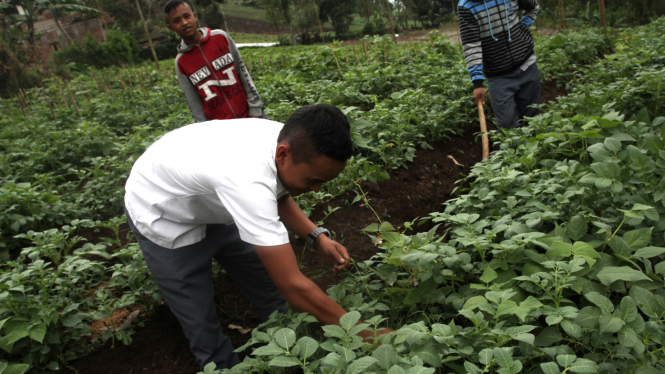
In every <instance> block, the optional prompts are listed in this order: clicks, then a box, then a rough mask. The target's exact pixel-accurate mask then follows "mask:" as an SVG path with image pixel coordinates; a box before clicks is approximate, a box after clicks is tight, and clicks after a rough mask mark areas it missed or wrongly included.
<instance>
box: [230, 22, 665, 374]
mask: <svg viewBox="0 0 665 374" xmlns="http://www.w3.org/2000/svg"><path fill="white" fill-rule="evenodd" d="M663 31H665V20H663V19H661V20H659V21H656V22H654V23H653V24H652V25H650V26H648V27H645V28H641V29H639V30H635V31H634V32H628V33H625V34H623V35H622V36H621V37H620V38H619V40H618V41H617V42H616V44H613V46H612V48H613V50H615V51H616V53H606V55H605V56H604V59H600V60H596V59H595V58H594V57H591V58H589V55H588V54H587V55H586V58H587V59H589V60H588V61H587V62H589V63H590V64H589V65H588V66H587V67H584V68H581V69H580V71H578V72H577V73H575V74H574V76H573V77H572V80H570V76H569V77H567V78H566V79H568V80H569V84H568V90H569V92H570V94H569V95H568V96H567V97H565V98H562V99H561V100H560V101H559V102H558V103H556V104H553V105H551V106H550V107H549V108H548V109H547V110H546V111H545V112H544V113H543V114H542V115H540V116H538V117H536V118H534V119H533V120H532V121H531V124H530V126H529V127H526V128H523V129H521V130H518V131H512V132H509V133H506V134H495V135H494V138H493V140H494V144H495V145H496V147H497V150H496V151H495V152H493V153H492V155H491V157H490V158H489V160H488V161H486V162H483V163H479V164H477V165H476V166H475V167H474V168H473V170H472V172H471V174H470V175H469V176H468V178H467V179H468V181H469V182H470V187H469V188H466V189H464V191H460V195H459V197H458V198H456V199H454V200H452V201H450V202H449V203H448V204H447V206H446V207H445V210H443V211H441V212H438V213H432V214H431V215H430V217H429V218H430V219H432V220H433V221H434V222H438V223H440V224H441V226H439V230H436V229H433V230H431V231H430V232H427V233H420V234H416V235H409V234H408V233H405V232H400V231H397V230H395V228H394V227H392V226H391V225H390V224H388V223H380V224H375V225H371V226H370V227H367V228H365V231H366V232H368V234H369V235H370V236H371V237H372V240H374V241H378V240H379V239H381V240H382V244H381V248H382V249H383V250H384V251H383V252H381V253H379V254H378V255H376V256H375V257H374V258H372V259H371V260H369V261H365V262H363V263H357V264H356V270H357V271H356V272H355V273H353V274H350V275H348V276H347V277H346V278H345V279H344V280H343V281H342V282H340V283H339V284H338V285H336V286H334V287H332V288H331V289H329V290H328V293H329V295H330V296H331V297H332V298H333V299H335V300H336V301H338V302H339V303H340V304H341V305H342V306H343V307H344V308H346V309H347V310H349V311H351V312H350V313H348V314H347V315H346V316H345V317H344V318H343V319H342V321H341V326H324V327H323V328H318V327H316V325H315V324H312V321H311V320H308V319H307V318H305V316H304V315H301V314H300V315H299V314H295V313H294V314H292V315H289V316H287V317H281V316H277V317H276V318H274V320H272V321H270V322H268V323H267V324H265V325H263V326H262V328H261V329H257V330H255V331H254V332H253V338H252V340H251V341H250V342H249V343H248V344H247V346H245V347H242V348H241V349H247V350H248V351H250V352H251V356H250V357H248V358H247V359H245V362H244V363H243V364H241V365H240V366H238V367H236V368H234V369H233V370H231V372H245V371H249V372H266V373H273V372H281V367H292V366H299V367H301V368H302V369H303V371H304V372H306V373H307V372H317V373H361V372H373V373H390V374H400V373H401V374H403V373H435V372H441V373H453V372H454V373H473V374H477V373H502V374H503V373H547V374H550V373H551V374H555V373H566V372H569V373H637V374H647V373H648V374H651V373H654V374H656V373H663V372H665V352H664V350H665V288H664V284H665V282H664V281H663V276H664V275H665V262H664V261H663V259H664V258H665V218H663V215H664V214H665V179H664V175H665V142H664V141H663V132H665V125H664V123H665V117H663V116H662V115H664V114H665V111H664V110H663V106H662V104H663V96H662V92H663V90H662V88H663V86H664V85H665V59H664V58H663V56H665V40H663V39H662V37H660V36H659V35H662V33H663ZM597 36H598V35H592V34H584V36H581V37H580V39H578V40H581V39H583V38H585V37H597ZM558 41H559V42H561V41H564V40H563V39H558ZM551 42H552V41H550V42H549V43H551ZM546 43H547V44H549V43H548V42H546ZM562 46H563V45H562ZM578 46H580V45H578ZM541 48H542V45H541ZM587 52H588V51H587ZM600 52H601V51H599V53H600ZM564 53H565V50H564V49H562V50H559V51H556V52H555V56H557V55H559V56H562V55H563V54H564ZM550 56H551V55H549V56H548V55H544V53H542V52H541V54H540V56H539V57H541V61H543V60H545V61H544V62H545V64H548V63H551V62H552V60H549V58H550ZM556 61H557V60H556V59H555V60H554V62H555V64H554V66H556ZM560 61H563V58H562V59H561V60H560ZM545 64H543V65H545ZM549 67H551V65H550V66H548V68H549ZM544 70H546V71H545V73H546V74H547V73H548V72H547V69H544ZM444 228H445V229H444ZM359 320H363V321H365V323H364V324H361V325H356V323H357V322H358V321H359ZM385 325H388V326H391V327H394V328H395V329H397V331H396V332H395V333H393V334H391V335H388V336H385V337H382V338H381V343H382V344H380V345H379V344H376V343H375V344H364V343H362V341H361V340H360V339H359V338H358V337H356V336H355V335H354V334H355V332H356V331H357V329H359V328H361V327H360V326H363V328H369V329H378V328H379V326H385ZM260 343H262V344H264V345H263V346H261V345H259V344H260ZM250 347H251V348H250ZM252 349H253V350H252Z"/></svg>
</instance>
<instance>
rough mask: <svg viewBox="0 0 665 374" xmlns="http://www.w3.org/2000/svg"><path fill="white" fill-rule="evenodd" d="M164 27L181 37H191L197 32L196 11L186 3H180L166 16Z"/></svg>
mask: <svg viewBox="0 0 665 374" xmlns="http://www.w3.org/2000/svg"><path fill="white" fill-rule="evenodd" d="M166 20H167V23H166V27H168V28H169V30H171V31H173V32H174V33H176V34H178V35H180V37H181V38H183V39H192V38H194V37H195V36H196V33H198V30H197V29H196V20H197V17H196V13H194V12H192V8H190V7H189V5H187V4H180V5H178V6H177V7H176V8H175V9H173V10H172V11H171V13H169V14H168V16H167V17H166Z"/></svg>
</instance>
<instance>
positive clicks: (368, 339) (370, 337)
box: [358, 327, 395, 344]
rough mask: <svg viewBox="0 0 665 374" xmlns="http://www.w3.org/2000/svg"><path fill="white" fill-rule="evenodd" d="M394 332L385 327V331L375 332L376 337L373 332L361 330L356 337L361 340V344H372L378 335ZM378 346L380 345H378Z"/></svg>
mask: <svg viewBox="0 0 665 374" xmlns="http://www.w3.org/2000/svg"><path fill="white" fill-rule="evenodd" d="M393 331H395V330H393V329H391V328H390V327H386V328H385V329H381V330H379V331H377V332H376V335H374V332H372V331H370V330H363V331H361V332H359V333H358V336H360V337H361V338H363V342H365V343H372V342H374V340H375V339H376V338H377V337H378V336H379V335H385V334H389V333H391V332H393ZM379 344H380V343H379Z"/></svg>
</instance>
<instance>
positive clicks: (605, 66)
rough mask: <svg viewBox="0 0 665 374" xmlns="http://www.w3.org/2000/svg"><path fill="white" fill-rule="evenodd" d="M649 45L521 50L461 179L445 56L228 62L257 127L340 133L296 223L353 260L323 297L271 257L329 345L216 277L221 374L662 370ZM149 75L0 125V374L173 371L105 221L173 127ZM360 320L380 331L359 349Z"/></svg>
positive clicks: (660, 202) (311, 265) (304, 261)
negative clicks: (330, 171) (508, 112)
mask: <svg viewBox="0 0 665 374" xmlns="http://www.w3.org/2000/svg"><path fill="white" fill-rule="evenodd" d="M663 32H665V19H658V20H655V21H654V22H653V23H652V24H651V25H648V26H644V27H640V28H636V29H628V30H610V31H608V32H607V33H606V32H603V31H601V30H597V29H588V30H584V31H580V32H574V33H573V32H571V33H565V34H559V35H555V36H552V37H549V38H542V39H539V40H538V41H537V43H536V53H537V55H538V59H539V60H538V64H539V66H540V70H541V76H542V80H543V91H544V92H543V94H544V99H545V101H547V104H546V105H545V107H544V108H543V114H541V115H540V116H538V117H536V118H534V119H533V120H531V122H530V124H529V126H528V127H525V128H522V129H520V130H516V131H510V132H506V133H501V132H493V133H492V135H491V141H492V143H493V145H492V150H493V152H492V154H491V155H490V158H489V159H488V160H486V161H484V162H482V163H481V162H480V158H481V156H480V153H481V152H480V151H481V148H480V142H479V141H478V139H477V136H476V135H477V134H476V133H477V131H478V130H477V128H478V126H477V111H476V108H475V106H474V105H473V102H472V100H471V91H472V85H471V83H470V82H469V78H468V73H467V71H466V68H465V65H464V64H463V59H462V56H461V52H460V50H459V46H456V45H454V44H451V43H450V42H449V41H448V40H447V39H446V38H445V37H442V36H440V35H439V34H437V33H433V34H431V35H430V37H429V39H428V41H427V42H422V43H405V44H400V45H398V46H394V45H392V44H390V43H387V41H386V40H385V39H381V38H373V39H370V38H368V39H367V40H366V41H365V43H363V44H358V45H355V46H352V47H351V46H350V47H341V46H339V45H334V46H333V48H331V47H330V46H313V47H294V48H270V49H254V50H243V51H242V53H243V57H244V59H245V62H246V63H247V64H248V66H249V69H250V71H251V73H252V77H253V78H254V81H255V83H256V84H257V88H258V89H259V92H260V93H261V96H262V99H263V100H264V102H265V103H267V105H268V107H267V110H266V113H267V115H268V116H269V117H270V118H271V119H275V120H278V121H284V120H285V119H286V118H287V117H288V116H289V115H290V113H292V112H293V110H295V109H296V108H298V107H300V106H302V105H306V104H311V103H317V102H327V103H330V104H333V105H336V106H338V107H340V108H342V109H343V110H344V111H345V113H347V116H348V117H349V119H350V120H351V122H352V130H353V136H354V143H355V146H356V154H357V156H355V157H354V158H353V159H352V160H351V161H350V162H349V166H348V167H347V169H346V170H345V171H344V173H343V174H342V175H340V177H339V178H338V179H336V180H335V181H333V182H331V183H329V184H328V185H326V186H325V188H324V189H323V190H322V191H321V192H319V193H310V194H308V195H306V196H303V197H301V198H299V199H298V203H299V204H300V205H301V207H303V209H304V210H305V211H306V212H308V213H309V214H311V217H312V218H313V220H314V221H315V222H316V221H323V222H324V225H325V226H326V227H328V228H329V229H331V230H332V231H334V233H335V235H336V237H337V239H338V240H340V241H343V244H344V245H345V246H347V248H349V250H350V252H352V253H353V254H354V255H355V256H356V257H353V259H354V260H355V265H354V269H353V270H352V271H350V272H348V273H346V274H343V275H340V276H338V277H337V278H333V277H332V276H331V275H330V274H329V272H328V271H327V267H326V266H325V265H323V264H322V263H321V262H319V260H318V258H316V257H315V254H314V253H313V252H311V251H310V250H309V249H306V248H305V246H304V242H303V241H302V240H301V239H296V238H293V240H292V243H293V246H294V250H295V251H296V253H297V255H298V259H299V263H300V265H301V269H302V271H303V273H305V274H307V275H308V276H309V277H310V278H313V279H314V280H315V281H316V282H317V284H319V285H320V286H322V287H324V288H325V289H327V292H328V293H329V295H331V297H333V298H334V299H335V300H336V301H338V302H339V303H340V304H341V305H342V306H343V307H344V308H345V309H346V310H349V311H350V313H349V314H347V315H346V316H345V317H344V318H343V320H342V321H341V326H323V327H322V326H319V325H318V324H317V323H315V321H313V320H312V319H311V317H309V318H308V317H306V316H305V315H302V314H298V313H296V312H290V313H289V314H288V315H286V316H275V317H274V318H272V319H271V320H270V321H268V322H267V323H266V324H263V325H261V326H259V327H257V325H258V320H257V318H256V315H255V314H254V313H253V311H252V310H251V307H250V306H249V305H248V304H247V303H246V302H245V301H244V300H243V299H242V297H241V296H240V294H239V292H238V291H237V290H236V289H235V287H234V286H233V285H232V284H231V283H230V281H228V279H226V276H225V275H224V274H219V275H218V278H217V280H216V296H217V303H218V313H219V317H220V321H221V322H222V325H223V327H224V329H225V333H227V334H228V335H229V336H231V337H232V339H233V342H234V345H235V346H236V347H239V348H240V350H241V355H242V356H243V357H244V360H245V361H244V362H243V363H242V364H241V365H238V366H237V367H236V368H234V369H233V370H232V372H265V373H277V372H283V371H284V370H287V371H286V372H300V371H302V372H316V373H361V372H374V373H391V374H396V373H435V372H437V373H448V372H455V373H474V374H475V373H490V372H492V373H494V372H496V373H564V372H571V373H637V374H650V373H662V372H665V353H664V349H665V324H664V322H665V288H664V287H663V284H665V282H664V281H663V276H664V275H665V265H664V264H665V262H663V259H664V258H665V235H664V234H665V218H663V217H664V215H665V202H664V201H665V199H664V197H665V181H663V178H664V172H665V143H664V141H663V126H664V122H665V113H664V112H665V111H664V110H663V86H664V85H665V58H664V57H663V56H665V41H663V39H662V35H663ZM171 64H172V62H171ZM164 65H168V64H163V65H162V72H158V71H156V70H155V68H154V66H152V65H147V64H146V65H141V66H136V67H131V68H126V69H107V70H97V71H93V70H89V71H87V72H86V73H84V74H81V75H78V76H76V77H75V78H74V79H72V80H71V81H68V82H65V81H63V80H61V79H55V80H53V81H52V82H49V84H48V85H47V86H46V87H44V88H42V89H34V90H28V91H27V92H25V93H22V94H21V96H20V97H19V98H17V99H13V100H5V101H4V102H3V103H2V108H0V110H2V119H0V150H1V151H2V152H1V153H0V169H1V170H2V181H1V183H2V185H1V186H0V205H2V212H3V213H2V215H0V231H1V232H2V237H1V241H0V249H2V252H3V256H4V258H3V263H2V265H0V373H3V374H4V373H23V372H28V373H49V372H58V371H63V372H72V373H74V372H78V373H127V372H134V371H135V372H142V373H192V372H196V369H197V368H196V366H195V364H194V360H193V358H192V356H191V354H190V353H189V349H188V346H187V342H186V340H184V336H182V333H181V331H180V328H179V326H178V325H177V323H176V322H175V319H174V318H173V316H172V315H170V312H169V311H168V308H167V307H166V306H165V305H163V303H162V302H161V298H160V295H159V292H158V290H157V288H156V286H155V284H154V283H153V281H152V279H151V278H150V275H149V272H148V271H147V269H146V267H145V264H144V262H143V259H142V257H141V254H140V250H139V249H138V246H137V245H136V244H135V243H134V240H133V238H132V237H127V233H128V230H127V226H126V223H125V219H124V216H123V214H122V208H123V207H122V197H123V188H124V181H125V178H126V177H127V175H128V173H129V170H130V168H131V165H132V163H133V162H134V160H136V158H137V157H138V156H139V155H140V154H141V153H142V152H143V151H144V150H145V149H146V147H148V146H149V145H150V144H151V143H152V142H153V141H154V140H156V139H157V138H158V137H159V136H161V135H163V134H164V133H166V132H167V131H170V130H172V129H175V128H178V127H181V126H184V125H186V124H188V123H189V121H190V116H189V112H188V110H187V107H186V103H185V101H184V99H183V97H182V94H181V92H180V90H179V88H178V86H177V83H176V81H175V77H173V76H171V75H170V74H164V73H163V71H167V72H170V71H172V65H171V66H164ZM560 95H564V96H560ZM557 96H560V97H558V98H557ZM555 98H556V99H555ZM487 111H488V115H490V116H491V110H490V109H489V108H487ZM449 156H450V157H449ZM444 202H446V205H442V203H444ZM360 318H362V320H364V321H366V322H367V323H369V324H370V325H369V326H364V327H368V328H374V327H379V326H380V327H384V326H390V327H393V328H395V329H396V330H397V331H396V332H395V333H393V334H390V335H387V336H384V337H382V342H381V343H382V344H381V345H378V344H377V343H375V344H363V343H361V342H359V341H358V338H357V337H355V333H354V326H355V324H356V322H357V321H358V320H359V319H360ZM231 325H234V326H236V327H230V326H231ZM237 327H240V328H253V330H252V331H251V332H249V333H245V334H243V333H242V332H241V331H239V330H238V329H237ZM125 344H127V345H125ZM93 350H94V351H93ZM285 368H286V369H285ZM207 372H210V373H213V372H214V368H208V370H207Z"/></svg>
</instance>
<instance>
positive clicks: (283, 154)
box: [275, 142, 291, 165]
mask: <svg viewBox="0 0 665 374" xmlns="http://www.w3.org/2000/svg"><path fill="white" fill-rule="evenodd" d="M289 156H291V146H289V143H287V142H281V143H279V144H277V150H276V151H275V161H276V162H277V163H278V164H279V165H284V163H285V162H286V159H287V158H288V157H289Z"/></svg>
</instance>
